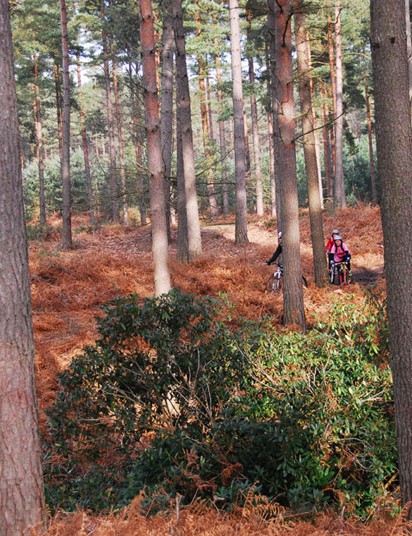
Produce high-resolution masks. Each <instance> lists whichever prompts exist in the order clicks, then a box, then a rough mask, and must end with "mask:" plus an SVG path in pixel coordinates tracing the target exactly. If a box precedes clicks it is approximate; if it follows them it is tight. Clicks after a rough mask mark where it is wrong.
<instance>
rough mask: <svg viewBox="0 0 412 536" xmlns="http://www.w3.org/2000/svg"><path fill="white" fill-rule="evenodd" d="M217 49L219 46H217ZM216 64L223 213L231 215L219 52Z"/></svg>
mask: <svg viewBox="0 0 412 536" xmlns="http://www.w3.org/2000/svg"><path fill="white" fill-rule="evenodd" d="M216 49H217V47H216ZM215 65H216V83H217V104H218V111H219V116H220V119H219V149H220V160H221V167H222V174H221V176H222V202H223V215H224V216H228V215H229V193H228V190H229V188H228V176H227V165H226V158H227V154H226V134H225V121H224V120H223V119H222V118H221V116H222V113H223V92H222V67H221V61H220V57H219V55H218V54H216V56H215Z"/></svg>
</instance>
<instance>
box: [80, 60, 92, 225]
mask: <svg viewBox="0 0 412 536" xmlns="http://www.w3.org/2000/svg"><path fill="white" fill-rule="evenodd" d="M77 87H78V88H79V114H80V132H81V136H82V147H83V158H84V173H85V176H86V193H87V205H88V209H89V221H90V225H91V226H94V225H95V224H96V217H95V213H94V199H93V186H92V174H91V171H90V158H89V143H88V140H87V130H86V114H85V112H84V108H83V93H82V73H81V66H80V58H79V57H78V58H77Z"/></svg>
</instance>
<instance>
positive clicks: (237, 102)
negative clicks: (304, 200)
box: [229, 0, 249, 245]
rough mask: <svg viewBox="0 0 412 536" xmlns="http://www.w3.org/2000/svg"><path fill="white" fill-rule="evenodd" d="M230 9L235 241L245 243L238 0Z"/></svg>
mask: <svg viewBox="0 0 412 536" xmlns="http://www.w3.org/2000/svg"><path fill="white" fill-rule="evenodd" d="M229 9H230V43H231V53H232V86H233V87H232V91H233V117H234V126H233V128H234V143H235V178H236V225H235V243H236V244H238V245H239V244H246V243H247V242H249V240H248V236H247V200H246V167H245V154H246V145H245V131H244V119H243V88H242V64H241V56H240V25H239V6H238V0H230V1H229Z"/></svg>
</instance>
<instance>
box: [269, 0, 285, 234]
mask: <svg viewBox="0 0 412 536" xmlns="http://www.w3.org/2000/svg"><path fill="white" fill-rule="evenodd" d="M267 3H268V18H267V24H268V34H269V46H268V65H269V73H270V76H269V81H270V87H269V96H270V100H269V102H270V105H271V113H272V121H271V125H270V127H269V128H270V129H271V132H272V148H273V161H274V169H275V176H274V178H275V185H274V188H275V196H273V194H272V202H273V199H275V203H276V222H277V226H278V231H280V230H281V228H282V227H281V226H282V204H281V195H280V189H281V184H280V173H279V169H278V161H277V158H278V156H277V153H278V151H279V150H280V148H279V147H280V146H279V143H278V141H279V140H278V138H277V136H278V131H279V125H278V116H279V99H278V97H277V95H276V91H277V90H276V88H277V74H276V61H277V51H276V31H277V29H276V13H275V7H274V6H275V0H267ZM271 188H272V189H273V185H272V186H271ZM273 212H274V207H272V214H273Z"/></svg>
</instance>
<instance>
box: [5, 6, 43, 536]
mask: <svg viewBox="0 0 412 536" xmlns="http://www.w3.org/2000/svg"><path fill="white" fill-rule="evenodd" d="M0 35H1V36H2V43H1V47H0V103H1V106H0V143H1V151H0V191H1V195H0V311H1V314H0V533H1V534H2V536H21V535H22V534H28V533H29V532H30V529H33V530H35V529H37V530H41V529H44V528H45V521H46V516H45V503H44V494H43V475H42V468H41V450H40V440H39V433H38V412H37V399H36V389H35V374H34V341H33V327H32V311H31V299H30V279H29V261H28V252H27V238H26V231H25V220H24V208H23V185H22V175H21V167H20V155H19V146H20V143H19V139H20V137H19V129H18V116H17V97H16V86H15V77H14V72H13V64H14V61H13V51H12V40H11V28H10V15H9V4H8V2H7V0H0Z"/></svg>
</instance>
